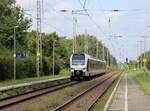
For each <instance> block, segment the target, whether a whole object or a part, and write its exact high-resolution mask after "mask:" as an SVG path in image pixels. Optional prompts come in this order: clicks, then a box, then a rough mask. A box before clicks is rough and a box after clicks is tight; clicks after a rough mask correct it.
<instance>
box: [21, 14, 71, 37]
mask: <svg viewBox="0 0 150 111" xmlns="http://www.w3.org/2000/svg"><path fill="white" fill-rule="evenodd" d="M24 14H25V15H28V16H30V17H32V18H33V19H35V20H37V18H36V17H35V16H33V15H32V14H29V13H27V12H24ZM41 23H42V24H44V25H48V26H50V27H52V28H53V29H55V30H57V31H59V32H61V33H65V34H66V35H71V34H69V33H67V32H65V31H63V30H62V29H59V28H57V27H55V26H54V25H52V24H49V23H47V22H45V21H42V22H41Z"/></svg>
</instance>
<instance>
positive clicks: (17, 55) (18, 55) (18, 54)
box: [16, 53, 26, 58]
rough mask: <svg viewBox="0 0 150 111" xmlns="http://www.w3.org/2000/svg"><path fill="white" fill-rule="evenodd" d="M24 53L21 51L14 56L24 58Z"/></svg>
mask: <svg viewBox="0 0 150 111" xmlns="http://www.w3.org/2000/svg"><path fill="white" fill-rule="evenodd" d="M25 57H26V54H22V53H17V54H16V58H25Z"/></svg>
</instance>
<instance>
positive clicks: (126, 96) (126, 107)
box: [125, 75, 128, 111]
mask: <svg viewBox="0 0 150 111" xmlns="http://www.w3.org/2000/svg"><path fill="white" fill-rule="evenodd" d="M125 80H126V81H125V82H126V83H125V85H126V86H125V111H128V83H127V82H128V81H127V75H126V77H125Z"/></svg>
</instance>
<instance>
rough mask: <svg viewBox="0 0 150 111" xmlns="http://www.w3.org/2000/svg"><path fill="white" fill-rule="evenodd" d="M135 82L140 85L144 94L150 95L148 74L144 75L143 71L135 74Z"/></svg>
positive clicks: (149, 75) (149, 76) (149, 74)
mask: <svg viewBox="0 0 150 111" xmlns="http://www.w3.org/2000/svg"><path fill="white" fill-rule="evenodd" d="M135 80H136V81H137V82H138V83H139V84H140V86H141V88H142V89H143V90H144V92H145V93H146V94H148V95H150V72H146V74H144V72H143V71H139V72H136V75H135Z"/></svg>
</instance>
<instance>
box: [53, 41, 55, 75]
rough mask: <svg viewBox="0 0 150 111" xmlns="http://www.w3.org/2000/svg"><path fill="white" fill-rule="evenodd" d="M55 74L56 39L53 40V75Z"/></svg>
mask: <svg viewBox="0 0 150 111" xmlns="http://www.w3.org/2000/svg"><path fill="white" fill-rule="evenodd" d="M54 76H55V40H54V41H53V77H54Z"/></svg>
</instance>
